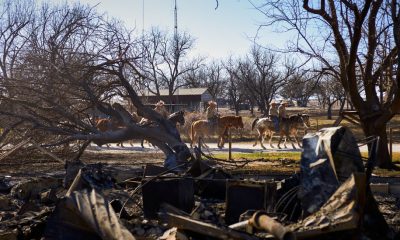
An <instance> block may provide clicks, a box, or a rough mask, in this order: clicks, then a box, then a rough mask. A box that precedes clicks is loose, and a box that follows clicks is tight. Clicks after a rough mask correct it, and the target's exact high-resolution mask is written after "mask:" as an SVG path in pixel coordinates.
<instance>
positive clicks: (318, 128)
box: [317, 118, 319, 131]
mask: <svg viewBox="0 0 400 240" xmlns="http://www.w3.org/2000/svg"><path fill="white" fill-rule="evenodd" d="M317 131H319V125H318V118H317Z"/></svg>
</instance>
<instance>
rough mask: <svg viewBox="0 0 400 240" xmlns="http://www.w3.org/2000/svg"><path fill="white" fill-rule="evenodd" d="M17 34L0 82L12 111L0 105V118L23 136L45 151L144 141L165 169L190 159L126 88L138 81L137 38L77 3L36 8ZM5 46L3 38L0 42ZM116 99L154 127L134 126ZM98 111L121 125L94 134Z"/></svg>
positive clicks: (168, 128) (173, 132)
mask: <svg viewBox="0 0 400 240" xmlns="http://www.w3.org/2000/svg"><path fill="white" fill-rule="evenodd" d="M10 14H11V15H12V16H15V17H18V14H19V13H18V12H10ZM23 32H24V34H25V35H24V38H25V39H26V41H27V42H26V44H24V47H23V49H22V50H21V53H20V54H18V55H17V56H16V57H17V59H18V60H17V61H15V62H16V64H15V66H14V68H13V72H14V74H13V78H12V79H10V81H2V82H1V87H2V88H8V89H10V90H12V92H13V93H14V94H13V95H10V94H2V95H1V104H2V105H3V106H12V108H10V107H8V108H6V107H5V108H2V109H1V110H0V114H1V116H7V117H9V118H12V119H13V120H14V122H22V123H23V128H24V130H25V132H27V137H35V136H37V135H43V134H47V135H46V137H44V138H42V139H38V140H40V142H41V143H42V145H43V146H47V147H53V146H58V145H61V144H65V143H68V142H71V141H75V140H81V141H84V142H85V144H84V146H87V144H88V143H89V142H94V143H97V144H105V143H109V142H119V141H125V140H129V139H141V138H145V139H147V140H149V141H150V142H152V143H153V144H155V145H156V146H158V147H159V148H160V149H161V150H162V151H163V152H164V153H165V155H166V162H165V165H166V166H167V167H169V168H173V167H175V166H177V165H179V164H180V163H184V162H185V161H186V160H187V159H188V158H189V157H190V156H191V154H190V151H189V149H188V148H187V146H186V145H185V144H184V143H183V142H182V141H181V139H180V135H179V132H178V131H177V129H176V127H175V126H174V125H173V124H172V123H171V122H169V121H168V120H166V119H164V118H163V117H162V116H161V115H160V114H158V113H157V112H155V111H154V110H152V109H150V108H148V107H146V106H144V105H143V104H142V102H141V101H140V99H139V97H138V95H137V93H136V91H135V90H134V88H133V87H132V85H131V84H130V82H131V81H132V79H129V77H130V78H137V79H141V78H142V75H141V74H140V70H139V66H140V62H141V61H140V59H141V58H140V54H141V41H140V39H135V38H132V35H131V34H130V33H129V31H127V30H126V29H125V28H123V27H122V25H121V24H120V23H119V22H116V21H114V20H106V19H104V18H103V17H102V16H101V15H99V14H98V13H96V12H95V11H94V10H93V9H91V8H89V7H84V6H81V5H78V4H76V5H74V6H72V7H70V6H68V5H61V6H55V7H52V6H49V5H43V6H41V8H40V9H38V10H37V14H36V16H35V21H30V22H29V24H27V25H26V27H25V28H24V31H23ZM1 39H3V38H1ZM4 44H5V42H4V41H3V40H2V42H1V43H0V45H4ZM11 80H12V81H11ZM121 96H127V97H128V99H129V100H130V101H131V103H132V104H133V105H134V106H135V107H136V108H137V111H138V114H139V115H140V116H143V117H146V118H148V119H151V120H153V121H154V122H155V125H154V126H142V125H139V124H138V123H137V122H136V121H135V119H134V117H133V116H132V114H131V113H129V112H128V111H127V110H126V109H125V107H124V106H122V105H121V104H118V103H117V101H118V99H120V97H121ZM98 113H100V114H104V115H108V116H110V117H111V118H113V119H116V120H118V121H120V122H122V123H123V125H124V126H125V127H123V128H120V129H118V130H115V131H108V132H100V131H99V130H97V129H96V128H95V127H94V123H93V117H95V115H96V114H98Z"/></svg>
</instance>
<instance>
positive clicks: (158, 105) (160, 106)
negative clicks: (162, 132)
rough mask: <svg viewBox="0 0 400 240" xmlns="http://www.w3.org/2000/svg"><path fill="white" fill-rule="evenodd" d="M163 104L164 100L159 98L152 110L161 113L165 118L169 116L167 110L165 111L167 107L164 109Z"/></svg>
mask: <svg viewBox="0 0 400 240" xmlns="http://www.w3.org/2000/svg"><path fill="white" fill-rule="evenodd" d="M164 105H165V103H164V101H162V100H160V101H158V103H156V107H155V108H154V110H155V111H156V112H158V113H159V114H161V116H163V117H164V118H167V117H168V116H169V112H168V111H167V109H165V106H164Z"/></svg>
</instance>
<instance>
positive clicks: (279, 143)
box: [278, 132, 283, 149]
mask: <svg viewBox="0 0 400 240" xmlns="http://www.w3.org/2000/svg"><path fill="white" fill-rule="evenodd" d="M282 138H283V133H282V132H281V133H280V135H279V141H278V148H279V149H282V148H281V142H282Z"/></svg>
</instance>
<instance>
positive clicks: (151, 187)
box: [142, 178, 194, 219]
mask: <svg viewBox="0 0 400 240" xmlns="http://www.w3.org/2000/svg"><path fill="white" fill-rule="evenodd" d="M193 185H194V184H193V179H190V178H167V179H156V180H154V181H150V182H148V183H147V184H145V185H144V186H143V189H142V196H143V210H144V216H145V217H146V218H151V219H154V218H157V213H158V211H159V210H160V205H161V204H162V203H168V204H171V205H172V206H174V207H176V208H179V209H181V210H183V211H185V212H187V213H190V212H191V211H192V209H193V206H194V186H193Z"/></svg>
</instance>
